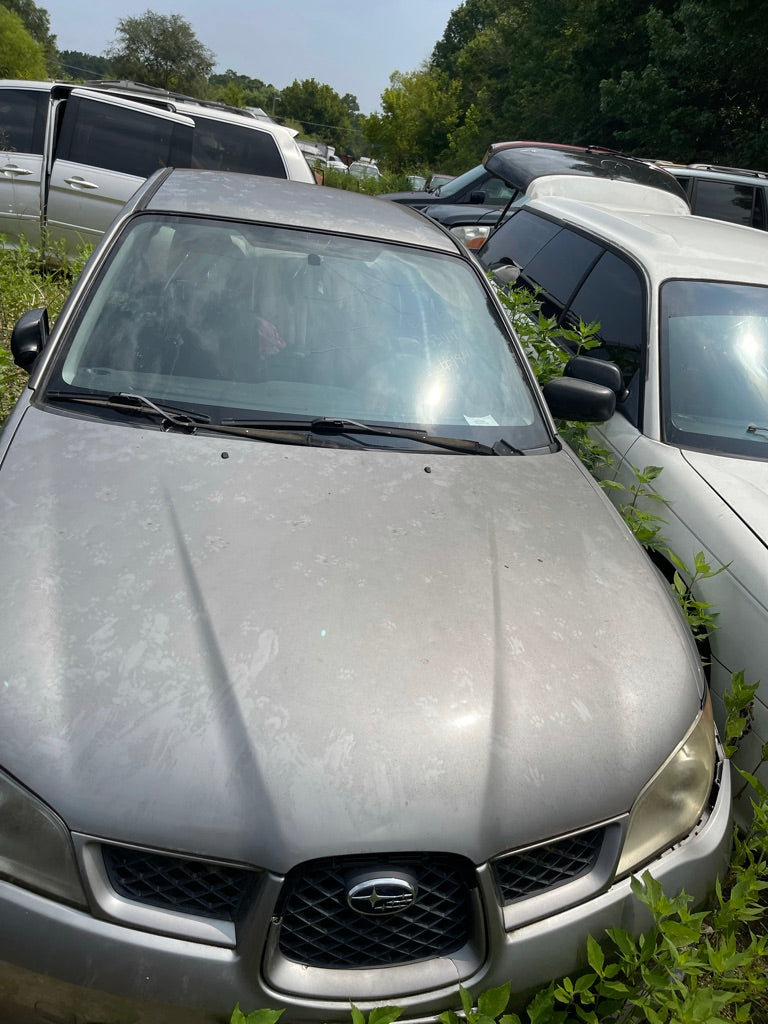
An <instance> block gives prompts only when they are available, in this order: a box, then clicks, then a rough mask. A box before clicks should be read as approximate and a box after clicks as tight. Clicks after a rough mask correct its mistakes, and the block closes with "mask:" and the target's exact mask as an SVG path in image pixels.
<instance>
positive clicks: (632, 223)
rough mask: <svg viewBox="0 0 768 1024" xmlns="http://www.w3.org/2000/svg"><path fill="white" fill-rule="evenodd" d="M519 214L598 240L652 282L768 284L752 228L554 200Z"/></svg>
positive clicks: (765, 248) (762, 240) (762, 244)
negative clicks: (542, 217) (544, 217)
mask: <svg viewBox="0 0 768 1024" xmlns="http://www.w3.org/2000/svg"><path fill="white" fill-rule="evenodd" d="M523 209H528V210H537V211H539V212H541V213H545V214H548V215H550V216H553V217H556V218H557V219H558V220H561V221H564V222H565V223H567V224H569V225H570V226H573V227H579V228H583V229H584V230H587V231H590V232H592V233H593V234H595V235H598V236H599V237H600V238H602V239H603V240H605V241H606V242H608V243H610V244H612V245H613V246H615V247H616V248H617V249H620V250H623V251H624V252H626V253H627V254H629V255H630V256H633V257H634V258H635V259H636V260H639V261H640V262H641V263H642V264H643V266H644V267H645V269H646V272H647V274H648V276H649V278H650V279H651V280H652V281H653V282H655V283H659V282H660V281H663V280H666V279H668V278H686V277H691V278H701V279H707V280H720V281H742V282H745V283H756V284H764V285H768V237H766V234H765V232H762V231H756V230H755V229H754V228H751V227H746V226H744V225H741V224H730V223H728V222H726V221H720V220H713V219H710V218H708V217H697V216H694V215H693V214H689V215H687V216H678V215H675V214H666V213H642V212H638V211H636V210H620V209H616V208H610V209H609V208H603V207H600V206H598V205H593V204H591V203H583V202H579V201H578V200H575V199H565V198H556V197H550V198H546V199H534V200H531V201H530V202H528V203H527V204H526V206H525V207H523Z"/></svg>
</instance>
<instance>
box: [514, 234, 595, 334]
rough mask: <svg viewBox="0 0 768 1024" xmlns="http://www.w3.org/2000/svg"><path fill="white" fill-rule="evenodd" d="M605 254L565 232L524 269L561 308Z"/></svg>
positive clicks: (530, 279)
mask: <svg viewBox="0 0 768 1024" xmlns="http://www.w3.org/2000/svg"><path fill="white" fill-rule="evenodd" d="M602 251H603V250H602V247H601V246H599V245H597V244H596V243H595V242H591V241H590V240H589V239H588V238H585V237H584V236H583V235H577V234H576V232H575V231H569V230H567V229H566V228H564V229H563V230H562V231H560V232H558V234H556V235H555V236H554V238H552V239H551V240H550V241H549V242H547V244H546V245H545V246H544V247H543V248H542V249H541V250H540V251H539V252H538V253H537V255H536V256H534V257H533V259H532V260H531V261H530V262H529V263H528V264H527V265H526V266H525V267H523V274H524V276H525V277H526V278H527V279H528V280H529V281H531V282H533V283H536V284H538V285H539V286H540V287H541V288H542V289H543V290H544V291H545V292H546V293H547V294H548V295H549V296H551V298H553V299H554V300H555V302H556V303H557V304H558V305H559V306H560V307H562V306H564V305H565V304H566V303H567V302H568V300H569V299H570V297H571V295H572V294H573V292H574V290H575V289H576V288H577V287H578V285H579V282H580V281H581V279H582V278H583V277H584V275H585V274H586V273H587V271H588V270H589V269H590V267H591V266H592V264H593V263H594V262H595V260H596V259H597V258H598V256H599V255H600V253H601V252H602ZM545 312H546V310H545ZM547 315H551V313H547Z"/></svg>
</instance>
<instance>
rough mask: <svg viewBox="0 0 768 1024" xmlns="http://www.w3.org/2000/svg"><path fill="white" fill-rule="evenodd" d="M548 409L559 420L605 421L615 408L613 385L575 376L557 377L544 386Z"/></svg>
mask: <svg viewBox="0 0 768 1024" xmlns="http://www.w3.org/2000/svg"><path fill="white" fill-rule="evenodd" d="M542 391H543V392H544V399H545V401H546V403H547V405H548V406H549V411H550V412H551V413H552V415H553V416H554V417H555V419H556V420H581V421H582V422H583V423H605V421H606V420H609V419H610V418H611V416H613V414H614V412H615V411H616V393H615V391H613V390H612V388H609V387H605V386H603V385H602V384H593V383H592V381H587V380H578V379H577V378H575V377H557V378H556V379H555V380H551V381H549V382H548V383H547V384H545V385H544V387H543V388H542Z"/></svg>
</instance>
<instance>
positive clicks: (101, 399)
mask: <svg viewBox="0 0 768 1024" xmlns="http://www.w3.org/2000/svg"><path fill="white" fill-rule="evenodd" d="M45 398H46V400H47V401H52V402H76V403H81V404H83V405H98V406H101V407H106V408H110V409H119V410H122V411H125V412H144V413H150V414H154V415H155V416H159V417H160V426H161V427H162V429H163V430H168V429H169V428H170V427H178V428H179V429H180V430H186V431H187V432H188V433H190V434H193V433H194V432H195V430H196V429H197V427H198V426H199V425H203V424H206V423H209V422H210V416H206V415H204V414H203V413H193V412H188V411H186V410H184V409H174V408H173V407H172V406H163V405H158V404H157V403H156V402H153V401H152V399H151V398H146V397H145V396H144V395H134V394H128V393H124V392H120V393H119V394H116V395H89V394H86V393H85V392H82V391H51V392H48V393H47V394H46V396H45Z"/></svg>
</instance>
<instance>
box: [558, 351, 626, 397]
mask: <svg viewBox="0 0 768 1024" xmlns="http://www.w3.org/2000/svg"><path fill="white" fill-rule="evenodd" d="M564 374H565V376H566V377H573V378H574V379H576V380H587V381H591V383H592V384H600V385H602V386H603V387H606V388H610V389H611V391H613V393H614V394H615V395H616V401H617V402H621V401H623V400H624V399H625V398H626V396H627V389H626V388H625V387H624V378H623V377H622V375H621V370H620V369H619V367H618V366H617V365H616V363H611V362H609V361H608V360H607V359H593V358H592V357H591V356H574V357H573V359H569V360H568V362H567V363H566V364H565V370H564Z"/></svg>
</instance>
